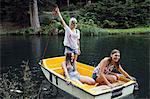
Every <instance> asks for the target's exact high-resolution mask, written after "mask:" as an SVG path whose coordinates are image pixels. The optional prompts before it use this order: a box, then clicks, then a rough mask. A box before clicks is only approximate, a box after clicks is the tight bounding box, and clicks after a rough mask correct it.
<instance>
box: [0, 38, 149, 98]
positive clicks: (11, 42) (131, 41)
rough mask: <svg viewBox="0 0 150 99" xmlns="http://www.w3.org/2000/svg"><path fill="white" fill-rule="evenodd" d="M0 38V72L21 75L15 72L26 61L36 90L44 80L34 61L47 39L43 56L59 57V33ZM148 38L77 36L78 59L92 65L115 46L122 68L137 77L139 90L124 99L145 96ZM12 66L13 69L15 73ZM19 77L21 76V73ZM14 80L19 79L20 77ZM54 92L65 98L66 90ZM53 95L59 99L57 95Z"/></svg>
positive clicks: (39, 54)
mask: <svg viewBox="0 0 150 99" xmlns="http://www.w3.org/2000/svg"><path fill="white" fill-rule="evenodd" d="M0 40H1V43H0V46H1V47H0V51H1V68H2V69H1V68H0V70H1V73H3V74H4V73H6V72H8V71H10V72H11V73H13V74H11V75H14V74H19V75H23V72H22V74H21V73H19V71H22V68H21V65H22V61H23V60H25V61H27V60H29V68H30V71H31V77H32V81H34V82H31V83H34V85H35V89H38V88H39V87H40V85H41V84H42V81H43V80H45V77H44V75H43V74H42V72H41V69H40V67H39V66H38V65H37V63H38V61H39V59H40V58H41V56H42V55H43V52H44V49H45V47H46V43H47V41H48V40H49V44H48V47H47V50H46V52H45V58H48V57H54V56H62V55H63V50H64V48H63V37H62V36H53V37H47V36H42V37H34V36H33V37H32V36H30V37H23V36H1V37H0ZM149 41H150V38H149V37H144V36H143V37H142V36H119V37H116V36H110V37H108V36H107V37H81V51H82V53H81V55H80V56H79V58H78V61H80V62H82V63H86V64H89V65H92V66H96V65H97V64H98V62H99V61H100V60H101V59H102V58H103V57H105V56H108V55H109V53H110V51H111V50H112V49H114V48H117V49H119V50H120V51H121V63H122V65H123V68H124V69H125V70H126V71H128V72H129V74H131V75H133V76H134V77H136V78H137V80H138V82H139V87H140V90H139V92H137V93H136V94H134V95H131V96H128V98H125V99H129V98H131V99H134V98H135V99H136V98H147V97H149V48H150V46H149ZM38 57H39V58H38ZM15 69H16V70H17V72H15ZM13 70H14V71H13ZM0 77H1V78H2V74H0ZM19 77H20V76H19ZM21 77H22V78H21ZM21 77H20V78H21V79H23V76H21ZM17 81H19V82H20V80H17ZM35 82H36V83H35ZM28 85H29V84H28ZM28 85H24V86H23V87H25V86H26V87H27V86H28ZM31 85H32V84H31ZM33 91H34V90H32V92H33ZM38 92H39V90H38V91H36V92H35V94H36V95H37V94H38ZM58 93H59V94H61V95H60V96H62V97H64V98H63V99H67V98H66V97H67V95H68V94H67V93H65V92H62V91H60V90H59V91H58ZM65 96H66V97H65ZM56 97H58V99H59V95H58V96H56ZM56 97H55V98H56ZM68 97H71V96H70V95H69V96H68Z"/></svg>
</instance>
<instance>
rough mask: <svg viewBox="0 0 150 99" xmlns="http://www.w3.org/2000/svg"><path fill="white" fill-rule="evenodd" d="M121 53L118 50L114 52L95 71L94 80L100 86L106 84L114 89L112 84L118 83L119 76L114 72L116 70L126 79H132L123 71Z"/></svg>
mask: <svg viewBox="0 0 150 99" xmlns="http://www.w3.org/2000/svg"><path fill="white" fill-rule="evenodd" d="M119 61H120V51H119V50H117V49H114V50H112V52H111V54H110V57H105V58H104V59H102V60H101V61H100V63H99V64H98V66H97V67H96V68H95V69H94V71H93V75H92V78H93V79H94V80H95V81H96V82H97V83H100V84H106V85H108V86H109V87H113V85H112V83H113V82H116V81H117V79H118V78H119V74H117V73H114V72H112V70H113V68H116V69H117V70H118V71H119V72H120V73H121V74H123V75H124V76H125V77H126V78H129V79H132V77H130V76H129V74H128V73H127V72H125V71H124V70H123V68H122V67H121V65H120V63H119Z"/></svg>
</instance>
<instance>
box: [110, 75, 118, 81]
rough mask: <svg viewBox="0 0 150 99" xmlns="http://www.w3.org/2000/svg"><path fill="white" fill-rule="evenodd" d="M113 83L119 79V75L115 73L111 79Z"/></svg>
mask: <svg viewBox="0 0 150 99" xmlns="http://www.w3.org/2000/svg"><path fill="white" fill-rule="evenodd" d="M109 80H110V81H111V82H112V83H113V82H116V81H117V77H116V76H115V75H112V76H111V78H110V79H109Z"/></svg>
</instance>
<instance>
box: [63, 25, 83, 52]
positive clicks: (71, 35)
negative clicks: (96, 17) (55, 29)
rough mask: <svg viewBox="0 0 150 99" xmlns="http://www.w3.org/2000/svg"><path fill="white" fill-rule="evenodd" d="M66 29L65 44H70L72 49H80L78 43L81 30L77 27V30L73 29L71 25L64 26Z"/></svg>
mask: <svg viewBox="0 0 150 99" xmlns="http://www.w3.org/2000/svg"><path fill="white" fill-rule="evenodd" d="M64 29H65V37H64V46H68V47H70V48H72V49H78V48H79V46H78V44H77V41H78V39H80V31H79V30H78V29H75V31H74V32H73V31H71V29H70V27H68V26H67V25H66V26H65V27H64Z"/></svg>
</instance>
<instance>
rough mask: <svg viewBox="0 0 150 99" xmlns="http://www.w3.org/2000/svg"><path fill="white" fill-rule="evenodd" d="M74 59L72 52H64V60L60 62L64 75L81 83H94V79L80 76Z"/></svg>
mask: <svg viewBox="0 0 150 99" xmlns="http://www.w3.org/2000/svg"><path fill="white" fill-rule="evenodd" d="M75 62H76V61H75V59H74V54H73V53H66V60H65V61H64V62H63V63H62V67H63V69H64V72H65V77H66V78H68V79H71V80H74V81H76V82H78V83H79V84H81V85H82V83H86V84H90V85H91V84H95V81H94V79H92V78H90V77H88V76H82V75H80V74H79V73H78V71H77V68H76V65H75V64H76V63H75Z"/></svg>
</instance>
